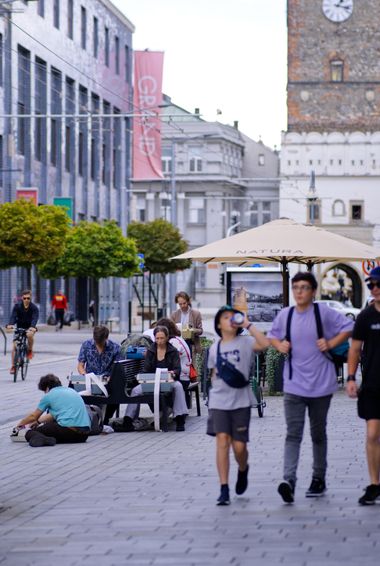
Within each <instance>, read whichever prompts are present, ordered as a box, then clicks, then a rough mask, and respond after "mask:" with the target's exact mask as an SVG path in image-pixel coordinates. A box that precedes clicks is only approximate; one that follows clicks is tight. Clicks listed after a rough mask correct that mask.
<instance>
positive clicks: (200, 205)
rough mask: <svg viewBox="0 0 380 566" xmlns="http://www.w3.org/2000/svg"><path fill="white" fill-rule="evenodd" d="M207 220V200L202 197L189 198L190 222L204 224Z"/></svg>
mask: <svg viewBox="0 0 380 566" xmlns="http://www.w3.org/2000/svg"><path fill="white" fill-rule="evenodd" d="M205 221H206V215H205V200H204V198H201V197H192V198H190V199H189V216H188V222H189V224H204V223H205Z"/></svg>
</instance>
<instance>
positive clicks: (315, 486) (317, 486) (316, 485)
mask: <svg viewBox="0 0 380 566" xmlns="http://www.w3.org/2000/svg"><path fill="white" fill-rule="evenodd" d="M325 493H326V482H325V480H321V479H319V478H313V479H312V480H311V484H310V487H309V489H308V490H307V492H306V493H305V495H306V497H322V495H324V494H325Z"/></svg>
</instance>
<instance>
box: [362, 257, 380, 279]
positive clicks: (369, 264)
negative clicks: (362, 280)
mask: <svg viewBox="0 0 380 566" xmlns="http://www.w3.org/2000/svg"><path fill="white" fill-rule="evenodd" d="M378 265H380V262H379V261H375V260H371V259H367V260H365V261H363V262H362V270H363V273H364V275H369V272H370V271H371V269H374V268H375V267H377V266H378Z"/></svg>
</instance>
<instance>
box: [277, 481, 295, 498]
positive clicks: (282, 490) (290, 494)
mask: <svg viewBox="0 0 380 566" xmlns="http://www.w3.org/2000/svg"><path fill="white" fill-rule="evenodd" d="M277 491H278V493H279V494H280V495H281V497H282V499H283V500H284V501H285V503H293V502H294V484H293V482H291V481H283V482H281V483H280V485H279V486H278V488H277Z"/></svg>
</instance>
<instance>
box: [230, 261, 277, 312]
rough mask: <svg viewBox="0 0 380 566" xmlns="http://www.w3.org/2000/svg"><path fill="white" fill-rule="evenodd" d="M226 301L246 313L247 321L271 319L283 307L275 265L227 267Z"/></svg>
mask: <svg viewBox="0 0 380 566" xmlns="http://www.w3.org/2000/svg"><path fill="white" fill-rule="evenodd" d="M226 273H227V303H228V304H230V305H232V306H233V307H234V308H236V309H238V310H240V311H242V312H245V313H247V316H248V319H249V320H250V321H251V322H256V323H257V322H265V323H269V322H273V320H274V319H275V317H276V315H277V314H278V313H279V312H280V310H281V309H282V307H283V304H284V300H283V288H282V274H281V272H280V269H279V268H275V267H274V268H265V269H263V268H260V267H244V268H228V269H227V272H226Z"/></svg>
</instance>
